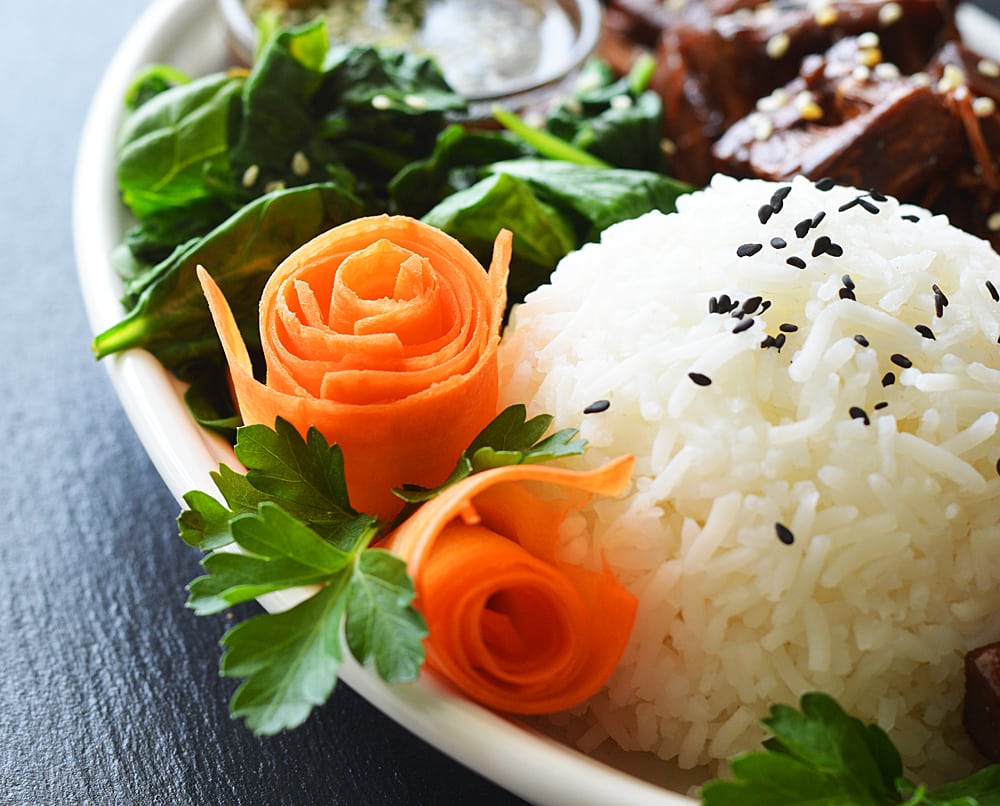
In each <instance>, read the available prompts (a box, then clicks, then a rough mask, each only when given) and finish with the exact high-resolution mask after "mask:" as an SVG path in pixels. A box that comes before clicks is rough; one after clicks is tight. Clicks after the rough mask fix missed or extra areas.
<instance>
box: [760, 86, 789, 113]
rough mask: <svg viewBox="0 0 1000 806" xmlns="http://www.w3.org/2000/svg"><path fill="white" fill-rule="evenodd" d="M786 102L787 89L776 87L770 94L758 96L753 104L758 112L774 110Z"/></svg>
mask: <svg viewBox="0 0 1000 806" xmlns="http://www.w3.org/2000/svg"><path fill="white" fill-rule="evenodd" d="M787 103H788V90H786V89H785V88H784V87H778V88H777V89H775V90H774V92H772V93H771V94H770V95H765V96H764V97H763V98H758V99H757V103H756V104H755V105H756V107H757V111H758V112H776V111H777V110H779V109H781V107H783V106H785V104H787Z"/></svg>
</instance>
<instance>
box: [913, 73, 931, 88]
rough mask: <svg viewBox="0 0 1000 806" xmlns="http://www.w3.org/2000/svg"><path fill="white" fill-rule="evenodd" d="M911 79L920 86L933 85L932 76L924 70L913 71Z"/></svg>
mask: <svg viewBox="0 0 1000 806" xmlns="http://www.w3.org/2000/svg"><path fill="white" fill-rule="evenodd" d="M910 81H912V82H913V83H914V84H916V85H917V86H918V87H929V86H930V85H931V77H930V76H929V75H927V73H925V72H924V71H923V70H921V71H919V72H917V73H913V75H911V76H910Z"/></svg>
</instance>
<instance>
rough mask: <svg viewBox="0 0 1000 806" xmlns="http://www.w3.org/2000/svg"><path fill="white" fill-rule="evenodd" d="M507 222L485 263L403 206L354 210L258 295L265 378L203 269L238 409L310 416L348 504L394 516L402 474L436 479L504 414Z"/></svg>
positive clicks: (431, 483)
mask: <svg viewBox="0 0 1000 806" xmlns="http://www.w3.org/2000/svg"><path fill="white" fill-rule="evenodd" d="M510 253H511V234H510V233H509V232H507V231H506V230H504V231H502V232H501V233H500V234H499V235H498V236H497V239H496V241H495V243H494V250H493V259H492V263H491V265H490V269H489V272H488V273H487V272H486V271H484V270H483V267H482V266H481V265H480V264H479V262H478V261H477V260H476V259H475V257H473V255H472V254H471V253H470V252H469V251H468V250H466V249H465V247H463V246H462V245H461V244H460V243H459V242H458V241H456V240H455V239H454V238H452V237H451V236H449V235H447V234H445V233H444V232H442V231H440V230H438V229H436V228H434V227H430V226H428V225H426V224H424V223H422V222H420V221H417V220H415V219H412V218H407V217H404V216H387V215H381V216H370V217H366V218H360V219H356V220H354V221H351V222H348V223H347V224H343V225H341V226H339V227H335V228H334V229H332V230H330V231H328V232H326V233H324V234H322V235H320V236H318V237H317V238H315V239H313V240H312V241H310V242H309V243H307V244H305V245H304V246H302V247H300V248H299V249H298V250H296V251H295V252H294V253H292V254H291V255H290V256H289V257H288V258H287V259H286V260H285V261H284V262H282V264H281V265H280V266H278V268H277V269H276V270H275V272H274V274H273V275H272V276H271V278H270V279H269V280H268V282H267V285H266V286H265V288H264V291H263V294H262V296H261V303H260V332H261V341H262V346H263V350H264V358H265V361H266V365H267V378H266V382H265V383H260V382H259V381H257V380H255V379H254V377H253V370H252V367H251V364H250V357H249V355H248V352H247V348H246V345H245V343H244V341H243V338H242V336H241V334H240V332H239V329H238V327H237V325H236V321H235V319H234V318H233V314H232V311H231V309H230V307H229V304H228V303H227V301H226V299H225V297H224V296H223V294H222V292H221V291H220V290H219V288H218V286H217V285H216V284H215V282H214V281H213V280H212V278H211V276H210V275H209V273H208V272H207V271H206V270H205V269H204V268H202V267H199V270H198V277H199V280H200V281H201V284H202V289H203V290H204V293H205V297H206V298H207V300H208V305H209V308H210V310H211V312H212V318H213V320H214V322H215V327H216V330H217V331H218V334H219V338H220V339H221V341H222V346H223V349H224V351H225V355H226V360H227V362H228V364H229V370H230V374H231V378H232V385H233V389H234V392H235V396H236V401H237V405H238V407H239V410H240V414H241V416H242V418H243V421H244V423H262V424H264V425H268V426H273V425H274V422H275V419H276V418H277V417H282V418H283V419H285V420H287V421H289V422H290V423H291V424H292V425H294V426H295V427H296V428H297V429H298V430H299V431H300V433H302V434H303V435H305V433H306V432H307V431H308V429H309V427H310V426H315V427H316V428H318V429H319V431H320V432H321V433H322V434H323V435H324V437H326V439H327V441H328V442H331V443H334V442H335V443H337V444H338V445H339V446H340V448H341V450H342V451H343V454H344V463H345V476H346V479H347V488H348V492H349V494H350V498H351V504H352V506H354V507H355V508H356V509H358V510H360V511H362V512H366V513H369V514H373V515H378V516H380V517H383V518H387V519H388V518H391V517H393V516H394V515H395V514H397V513H398V512H399V510H400V509H401V508H402V501H401V500H400V499H398V498H397V497H396V496H394V495H393V494H392V488H393V487H400V486H402V485H403V484H404V483H409V484H418V485H421V486H425V487H435V486H437V485H438V484H440V483H441V482H442V481H444V479H445V478H447V476H448V474H449V473H450V472H451V470H452V469H453V468H454V466H455V463H456V462H457V461H458V458H459V456H460V455H461V453H462V451H463V450H465V448H466V447H467V446H468V445H469V443H470V442H471V441H472V440H473V439H474V438H475V437H476V435H477V434H478V433H479V432H480V431H481V430H482V429H483V428H484V427H485V426H486V425H487V424H488V423H489V422H490V420H491V419H492V418H493V417H494V416H495V415H496V408H497V398H498V391H497V387H498V382H499V381H498V373H497V358H496V352H497V345H498V343H499V340H500V327H501V324H502V319H503V312H504V306H505V303H506V284H507V273H508V267H509V262H510Z"/></svg>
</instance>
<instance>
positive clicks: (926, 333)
mask: <svg viewBox="0 0 1000 806" xmlns="http://www.w3.org/2000/svg"><path fill="white" fill-rule="evenodd" d="M913 329H914V330H915V331H917V333H919V334H920V335H921V336H923V337H924V338H925V339H931V340H932V341H936V339H935V338H934V331H933V330H931V329H930V328H929V327H927V325H917V326H916V327H915V328H913Z"/></svg>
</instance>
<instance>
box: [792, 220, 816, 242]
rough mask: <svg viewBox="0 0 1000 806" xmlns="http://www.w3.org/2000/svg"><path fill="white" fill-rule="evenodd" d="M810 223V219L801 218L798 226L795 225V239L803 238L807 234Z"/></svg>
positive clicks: (810, 226)
mask: <svg viewBox="0 0 1000 806" xmlns="http://www.w3.org/2000/svg"><path fill="white" fill-rule="evenodd" d="M812 223H813V221H812V219H811V218H803V219H802V220H801V221H800V222H799V223H798V224H796V225H795V235H796V237H798V238H805V237H806V235H807V234H808V233H809V230H810V229H812Z"/></svg>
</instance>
